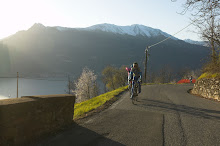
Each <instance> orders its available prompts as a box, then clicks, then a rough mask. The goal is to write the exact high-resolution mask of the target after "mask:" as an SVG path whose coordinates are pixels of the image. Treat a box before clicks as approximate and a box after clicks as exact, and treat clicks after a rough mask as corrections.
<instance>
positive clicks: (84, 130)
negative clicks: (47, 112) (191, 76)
mask: <svg viewBox="0 0 220 146" xmlns="http://www.w3.org/2000/svg"><path fill="white" fill-rule="evenodd" d="M191 88H192V86H191V85H149V86H143V87H142V93H141V94H139V96H138V98H139V102H137V104H136V105H133V104H132V103H131V101H130V99H129V93H125V94H124V95H123V96H122V98H121V99H119V100H118V101H117V102H115V103H114V104H113V105H112V106H111V107H110V108H109V109H107V110H105V111H103V112H101V113H99V114H97V115H95V116H92V117H89V118H86V119H84V120H83V121H82V122H81V124H75V125H73V126H71V128H70V129H69V130H66V131H64V132H62V133H60V134H57V135H56V136H54V137H50V138H48V139H47V140H45V141H44V142H41V143H40V144H39V145H47V146H48V145H51V146H55V145H62V146H64V145H100V146H103V145H119V146H120V145H144V146H147V145H148V146H154V145H156V146H160V145H166V146H170V145H173V146H179V145H180V146H185V145H187V146H202V145H205V146H217V145H218V146H219V145H220V103H219V102H215V101H211V100H208V99H204V98H200V97H196V96H193V95H190V94H189V93H187V90H188V89H191Z"/></svg>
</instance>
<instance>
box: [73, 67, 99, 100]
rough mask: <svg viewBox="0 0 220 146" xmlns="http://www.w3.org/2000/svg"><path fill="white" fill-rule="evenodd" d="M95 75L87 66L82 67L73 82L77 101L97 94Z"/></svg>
mask: <svg viewBox="0 0 220 146" xmlns="http://www.w3.org/2000/svg"><path fill="white" fill-rule="evenodd" d="M96 79H97V75H95V73H94V71H92V70H90V69H89V68H87V67H86V68H84V69H83V71H82V74H81V76H80V77H79V79H78V80H77V81H76V82H75V86H76V89H75V91H74V93H75V94H76V97H77V102H82V101H84V100H88V99H90V98H92V97H95V96H97V95H98V86H97V83H96Z"/></svg>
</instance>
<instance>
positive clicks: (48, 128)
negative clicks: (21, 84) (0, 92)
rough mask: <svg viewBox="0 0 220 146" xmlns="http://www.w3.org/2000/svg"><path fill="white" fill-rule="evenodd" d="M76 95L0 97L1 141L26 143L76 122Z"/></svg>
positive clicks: (9, 143) (14, 143) (1, 142)
mask: <svg viewBox="0 0 220 146" xmlns="http://www.w3.org/2000/svg"><path fill="white" fill-rule="evenodd" d="M74 103H75V97H74V96H73V95H69V94H65V95H47V96H30V97H22V98H18V99H6V100H0V145H23V144H27V143H28V142H30V141H32V140H34V139H35V138H37V137H40V136H42V135H45V134H48V133H50V132H52V131H56V130H58V129H60V128H61V127H62V126H64V125H68V124H71V123H72V122H73V113H74Z"/></svg>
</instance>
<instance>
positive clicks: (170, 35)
mask: <svg viewBox="0 0 220 146" xmlns="http://www.w3.org/2000/svg"><path fill="white" fill-rule="evenodd" d="M198 19H199V18H198ZM198 19H195V20H194V21H193V22H191V23H190V24H188V25H187V26H185V27H184V28H183V29H181V30H179V31H178V32H176V33H174V34H173V35H170V36H169V37H168V38H166V39H164V40H162V41H160V42H158V43H155V44H153V45H151V46H148V49H149V48H151V47H154V46H156V45H158V44H160V43H162V42H165V41H166V40H168V39H170V38H171V37H172V36H175V35H176V34H178V33H180V32H181V31H183V30H184V29H186V28H187V27H189V26H190V25H192V24H193V23H194V22H195V21H197V20H198Z"/></svg>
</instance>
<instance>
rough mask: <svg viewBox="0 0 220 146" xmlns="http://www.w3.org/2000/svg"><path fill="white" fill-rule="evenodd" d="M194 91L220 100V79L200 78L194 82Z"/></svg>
mask: <svg viewBox="0 0 220 146" xmlns="http://www.w3.org/2000/svg"><path fill="white" fill-rule="evenodd" d="M192 93H193V94H197V95H201V96H203V97H205V98H211V99H216V100H218V101H220V79H219V78H211V79H206V78H203V79H199V80H197V81H196V83H195V84H194V87H193V89H192Z"/></svg>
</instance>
